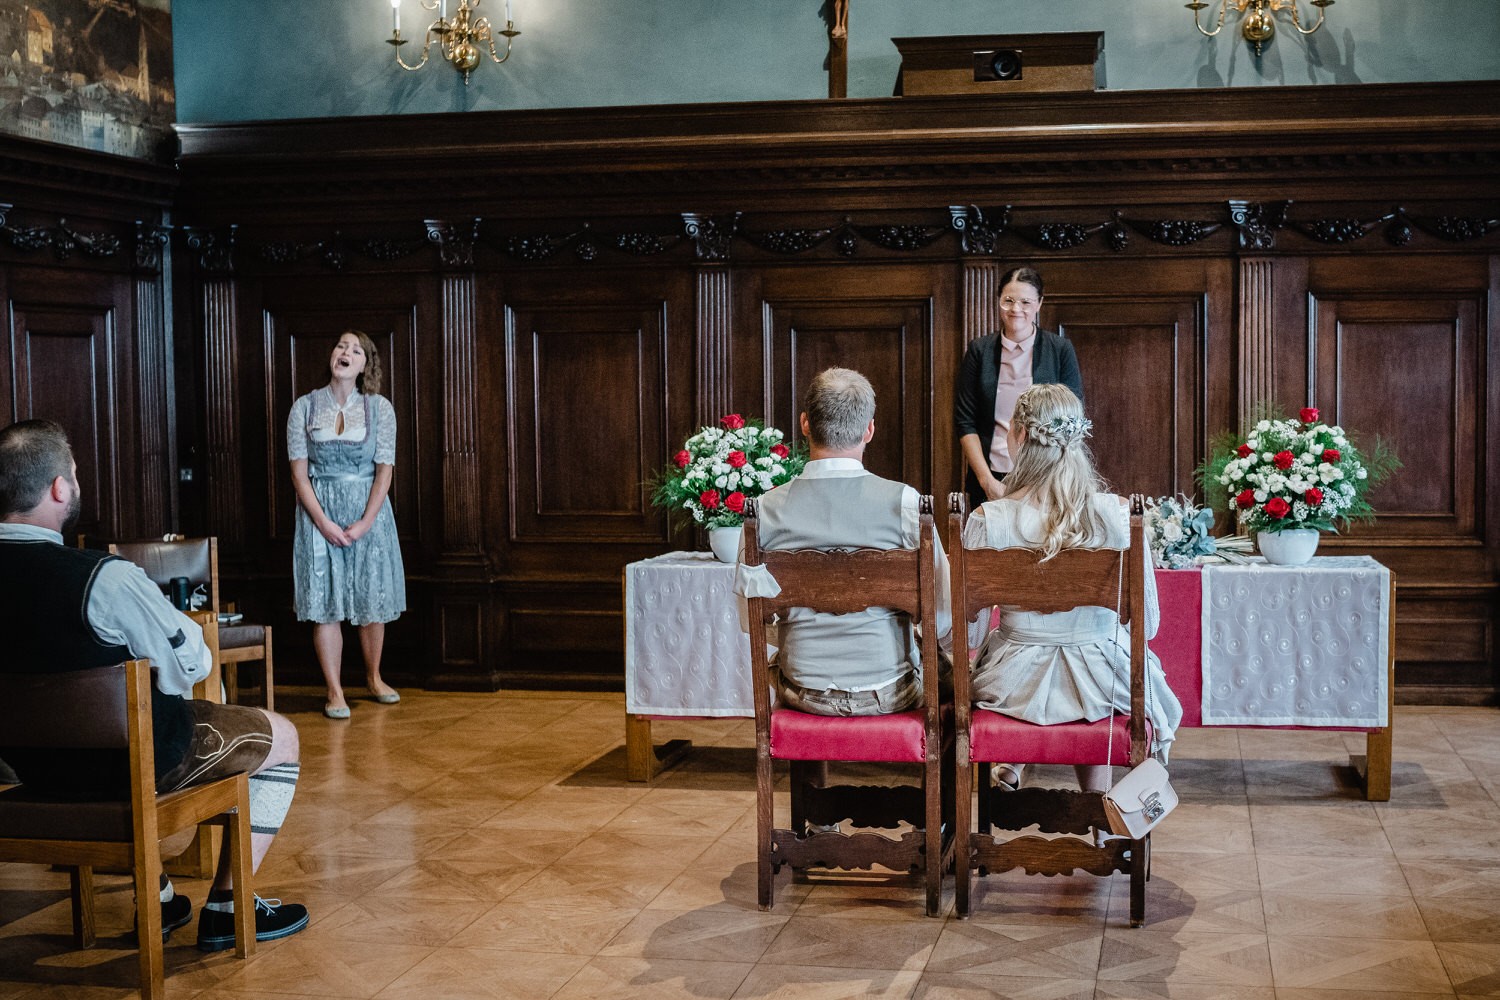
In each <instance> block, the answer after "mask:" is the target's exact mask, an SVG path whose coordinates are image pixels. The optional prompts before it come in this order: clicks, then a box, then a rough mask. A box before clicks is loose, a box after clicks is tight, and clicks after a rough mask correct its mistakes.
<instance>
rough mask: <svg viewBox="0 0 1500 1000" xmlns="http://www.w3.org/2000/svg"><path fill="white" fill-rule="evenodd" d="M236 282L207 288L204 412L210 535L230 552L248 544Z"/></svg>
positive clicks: (214, 281)
mask: <svg viewBox="0 0 1500 1000" xmlns="http://www.w3.org/2000/svg"><path fill="white" fill-rule="evenodd" d="M236 299H237V295H236V288H235V283H234V279H232V278H226V277H215V278H210V279H208V280H206V281H205V282H204V283H203V298H202V309H203V338H204V352H203V354H204V357H203V362H204V371H205V374H206V379H205V385H204V393H203V396H204V400H203V401H204V409H205V411H206V414H205V415H206V418H207V419H206V424H207V427H206V437H205V443H206V450H207V465H208V491H207V492H208V519H209V529H210V531H212V532H213V533H214V534H216V535H218V536H219V539H220V542H221V544H223V545H226V546H228V547H230V548H235V547H238V545H239V544H240V543H241V542H242V541H243V540H244V536H245V530H244V520H245V519H244V516H243V514H244V490H243V488H242V486H241V482H240V464H241V455H240V427H239V417H238V413H239V401H238V385H239V381H240V372H239V363H238V359H237V351H236V347H237V342H238V336H239V330H238V326H239V320H238V315H237V301H236Z"/></svg>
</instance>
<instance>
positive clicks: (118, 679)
mask: <svg viewBox="0 0 1500 1000" xmlns="http://www.w3.org/2000/svg"><path fill="white" fill-rule="evenodd" d="M151 739H152V737H151V665H150V663H149V662H147V661H146V660H131V661H129V662H127V663H123V664H120V665H118V666H113V667H98V668H94V669H90V670H74V671H66V672H59V673H49V674H5V673H0V743H3V744H4V745H5V746H6V747H7V748H23V747H24V748H27V749H39V750H45V751H57V750H63V749H85V750H100V751H118V752H119V753H120V754H122V755H125V756H128V760H129V770H130V797H129V798H128V799H124V800H118V801H100V802H95V801H89V802H72V801H67V802H62V801H57V800H55V799H48V798H46V797H44V796H42V795H39V794H37V793H36V792H34V791H32V790H31V789H28V788H27V787H26V786H25V785H17V786H15V787H12V788H8V789H5V790H4V791H0V861H3V862H19V863H23V864H43V865H58V866H60V867H64V868H67V869H68V870H69V876H70V883H71V885H70V888H71V893H72V903H73V933H74V938H75V939H76V941H77V943H78V946H79V947H81V948H88V947H92V946H93V944H94V941H95V931H94V896H93V870H94V868H96V867H97V868H108V869H112V870H120V871H129V872H131V873H132V874H133V875H134V877H135V899H136V906H135V911H136V928H137V935H136V936H137V938H138V940H139V944H138V947H139V950H140V988H141V996H142V997H143V998H146V1000H158V998H160V997H162V996H164V995H165V986H164V980H165V966H164V964H163V958H162V937H161V934H162V927H161V903H160V902H159V898H158V888H157V886H158V880H159V879H160V877H161V872H162V860H161V841H162V839H163V838H165V837H167V836H170V835H171V834H174V833H176V832H177V831H179V830H183V829H186V828H187V827H190V826H193V825H195V824H198V823H216V824H219V825H222V826H226V827H228V831H229V851H230V858H231V865H232V869H233V873H234V909H235V954H236V955H238V956H239V957H241V958H248V957H250V955H252V954H253V953H254V951H255V925H254V918H255V905H254V896H253V894H252V891H251V882H250V879H251V872H250V867H251V866H250V792H249V784H248V781H247V779H246V776H245V775H244V774H236V775H234V776H232V777H229V778H223V779H221V780H219V781H215V782H211V783H209V784H206V785H197V786H194V787H192V788H184V789H182V790H180V791H176V792H168V793H166V794H163V795H158V794H157V793H156V767H155V751H154V748H153V744H152V742H151Z"/></svg>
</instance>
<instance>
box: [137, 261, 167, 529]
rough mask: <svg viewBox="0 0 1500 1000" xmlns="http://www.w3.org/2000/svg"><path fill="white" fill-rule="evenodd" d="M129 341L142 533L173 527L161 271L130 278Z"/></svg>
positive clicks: (165, 330) (164, 318)
mask: <svg viewBox="0 0 1500 1000" xmlns="http://www.w3.org/2000/svg"><path fill="white" fill-rule="evenodd" d="M134 300H135V317H134V319H135V342H136V357H137V358H138V359H139V360H138V380H139V392H140V408H141V412H140V414H139V418H140V419H139V425H140V428H141V439H140V447H141V455H140V483H141V487H142V488H141V490H140V494H139V495H140V502H141V511H140V518H141V524H140V525H139V527H140V529H141V530H140V533H141V534H143V535H148V536H149V535H159V534H162V533H163V532H165V531H168V530H176V525H177V510H176V507H177V504H176V497H177V489H176V483H175V482H174V479H175V477H174V476H173V474H172V473H173V472H174V471H175V464H176V463H175V462H174V461H173V451H174V449H173V448H172V439H173V435H172V431H171V427H170V425H169V424H168V417H169V416H170V412H169V407H168V399H169V398H170V390H171V386H170V384H169V376H170V374H171V371H172V365H171V358H170V352H169V348H170V342H169V340H168V337H167V323H166V288H165V285H164V283H163V281H162V277H161V274H160V273H159V272H157V273H149V272H144V271H143V272H141V273H138V274H137V276H136V279H135V295H134Z"/></svg>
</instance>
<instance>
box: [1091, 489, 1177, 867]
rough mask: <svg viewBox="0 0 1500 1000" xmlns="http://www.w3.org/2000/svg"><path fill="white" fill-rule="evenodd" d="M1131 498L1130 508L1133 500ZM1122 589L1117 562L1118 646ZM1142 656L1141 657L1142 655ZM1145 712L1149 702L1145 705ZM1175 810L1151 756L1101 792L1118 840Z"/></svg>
mask: <svg viewBox="0 0 1500 1000" xmlns="http://www.w3.org/2000/svg"><path fill="white" fill-rule="evenodd" d="M1131 499H1132V506H1134V503H1135V499H1136V498H1134V497H1132V498H1131ZM1124 590H1125V560H1124V559H1121V560H1120V583H1119V589H1118V590H1117V591H1116V592H1115V645H1116V646H1117V647H1118V645H1119V634H1120V603H1121V599H1122V597H1123V594H1124ZM1142 655H1143V657H1144V654H1142ZM1119 680H1120V675H1119V674H1115V682H1114V684H1113V685H1112V686H1111V689H1110V694H1109V700H1110V703H1111V704H1113V703H1114V700H1115V694H1116V692H1117V691H1118V685H1119ZM1150 695H1151V684H1150V682H1149V679H1148V681H1147V684H1146V696H1147V698H1148V699H1149V698H1150ZM1147 708H1148V710H1149V708H1150V705H1149V702H1148V704H1147ZM1114 737H1115V729H1114V723H1113V722H1111V723H1110V728H1109V749H1108V751H1107V753H1108V756H1107V757H1106V758H1105V759H1106V760H1108V761H1111V762H1112V761H1113V760H1114V759H1115V749H1114V748H1115V738H1114ZM1176 808H1177V790H1176V789H1174V788H1173V787H1172V782H1171V781H1169V780H1168V779H1167V769H1166V768H1165V767H1163V766H1162V763H1161V761H1159V760H1157V759H1156V758H1155V757H1147V758H1146V759H1145V760H1143V761H1141V762H1140V763H1139V764H1137V765H1136V766H1135V767H1132V768H1131V769H1130V770H1129V771H1127V772H1126V773H1125V777H1123V778H1121V779H1120V780H1119V781H1117V782H1115V783H1114V785H1113V786H1111V787H1110V790H1109V791H1107V792H1105V793H1104V815H1105V816H1106V817H1107V818H1108V819H1109V828H1110V830H1111V831H1112V832H1113V833H1115V834H1117V835H1118V836H1121V837H1129V838H1130V839H1131V840H1140V839H1141V838H1142V837H1144V836H1146V834H1148V833H1150V832H1151V830H1152V829H1153V828H1154V827H1155V826H1156V824H1158V823H1160V822H1161V821H1162V820H1163V819H1165V818H1166V817H1167V815H1168V814H1169V813H1171V811H1172V810H1173V809H1176Z"/></svg>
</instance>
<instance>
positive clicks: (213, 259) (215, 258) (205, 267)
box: [183, 224, 239, 276]
mask: <svg viewBox="0 0 1500 1000" xmlns="http://www.w3.org/2000/svg"><path fill="white" fill-rule="evenodd" d="M237 229H239V225H238V224H232V225H230V226H229V227H228V228H226V229H220V230H215V229H204V228H195V227H193V226H187V227H185V228H184V230H183V231H184V232H185V233H187V244H188V249H190V250H193V251H196V252H197V254H198V268H199V270H201V271H202V272H203V273H204V274H207V275H219V276H225V275H231V274H234V238H235V231H236V230H237Z"/></svg>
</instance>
